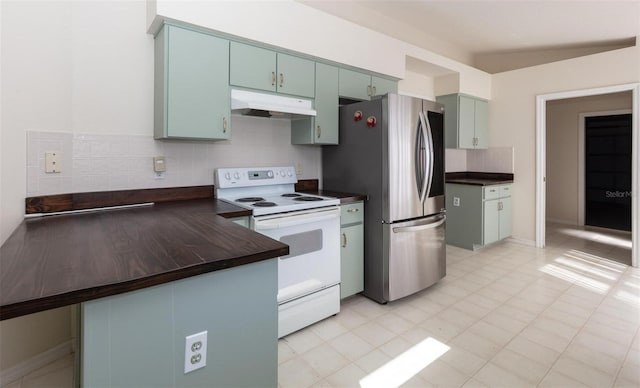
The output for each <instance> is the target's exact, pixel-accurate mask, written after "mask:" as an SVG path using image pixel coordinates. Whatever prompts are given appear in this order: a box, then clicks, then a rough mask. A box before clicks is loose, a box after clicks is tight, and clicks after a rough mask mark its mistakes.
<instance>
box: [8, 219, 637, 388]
mask: <svg viewBox="0 0 640 388" xmlns="http://www.w3.org/2000/svg"><path fill="white" fill-rule="evenodd" d="M629 239H630V237H629V234H625V233H615V232H612V233H608V232H603V231H601V230H582V229H579V228H572V227H566V226H564V225H554V224H549V225H548V226H547V248H545V249H536V248H532V247H528V246H524V245H520V244H516V243H512V242H504V243H500V244H497V245H494V246H491V247H488V248H486V249H483V250H480V251H477V252H470V251H466V250H463V249H459V248H455V247H447V277H446V278H445V279H443V280H442V281H440V282H439V283H438V284H437V285H435V286H433V287H431V288H429V289H427V290H424V291H422V292H420V293H418V294H416V295H413V296H410V297H407V298H404V299H402V300H399V301H396V302H393V303H389V304H387V305H380V304H377V303H375V302H372V301H370V300H369V299H367V298H364V297H362V296H355V297H352V298H350V299H348V300H346V301H345V302H344V303H343V305H342V307H341V312H340V313H339V314H338V315H336V316H335V317H331V318H328V319H326V320H324V321H322V322H319V323H317V324H315V325H312V326H310V327H308V328H306V329H303V330H300V331H299V332H296V333H293V334H291V335H289V336H287V337H285V338H284V339H282V340H280V341H279V342H278V351H279V352H278V353H279V354H278V362H279V370H278V372H279V385H280V386H281V387H296V388H303V387H359V386H362V387H385V388H386V387H393V386H397V385H402V386H407V387H465V388H466V387H510V388H511V387H529V386H531V387H533V386H539V387H562V388H570V387H593V388H603V387H638V386H640V333H639V328H640V269H635V268H631V267H628V266H627V265H625V264H621V263H630V262H631V253H630V249H631V243H630V241H629ZM614 260H615V261H614ZM72 379H73V357H72V356H71V355H70V356H67V357H64V358H62V359H60V360H58V361H56V362H54V363H52V364H49V365H47V366H45V367H43V368H41V369H39V370H38V371H35V372H33V373H31V374H30V375H28V376H25V377H24V378H22V379H21V380H19V381H16V382H14V383H12V384H10V385H8V387H10V388H33V387H47V388H54V387H55V388H58V387H59V388H68V387H71V386H72Z"/></svg>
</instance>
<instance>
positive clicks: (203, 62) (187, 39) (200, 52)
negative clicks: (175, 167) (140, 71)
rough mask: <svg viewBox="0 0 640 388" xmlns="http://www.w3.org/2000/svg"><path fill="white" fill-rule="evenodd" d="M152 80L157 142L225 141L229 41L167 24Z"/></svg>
mask: <svg viewBox="0 0 640 388" xmlns="http://www.w3.org/2000/svg"><path fill="white" fill-rule="evenodd" d="M154 76H155V82H154V83H155V90H154V100H155V106H154V136H155V138H156V139H202V140H225V139H229V137H230V136H231V128H230V125H229V124H230V122H229V115H230V113H231V111H230V109H231V106H230V92H229V41H228V40H225V39H221V38H218V37H215V36H211V35H208V34H205V33H202V32H197V31H192V30H188V29H185V28H181V27H176V26H173V25H169V24H165V25H164V26H163V27H162V29H161V30H160V32H159V33H158V35H157V36H156V38H155V75H154Z"/></svg>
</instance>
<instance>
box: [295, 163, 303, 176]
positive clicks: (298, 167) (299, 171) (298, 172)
mask: <svg viewBox="0 0 640 388" xmlns="http://www.w3.org/2000/svg"><path fill="white" fill-rule="evenodd" d="M296 175H302V163H300V162H298V163H296Z"/></svg>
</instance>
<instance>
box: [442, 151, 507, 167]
mask: <svg viewBox="0 0 640 388" xmlns="http://www.w3.org/2000/svg"><path fill="white" fill-rule="evenodd" d="M445 163H446V171H447V172H463V171H477V172H500V173H513V172H514V171H513V147H495V148H487V149H484V150H461V149H454V148H447V149H446V151H445Z"/></svg>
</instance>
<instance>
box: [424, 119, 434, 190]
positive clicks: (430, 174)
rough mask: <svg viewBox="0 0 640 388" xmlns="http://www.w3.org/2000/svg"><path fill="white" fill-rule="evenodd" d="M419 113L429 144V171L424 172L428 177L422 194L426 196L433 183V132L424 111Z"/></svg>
mask: <svg viewBox="0 0 640 388" xmlns="http://www.w3.org/2000/svg"><path fill="white" fill-rule="evenodd" d="M421 113H422V119H423V120H424V122H425V123H426V132H427V144H428V145H429V155H428V160H429V171H428V172H426V174H427V175H428V177H429V178H428V183H427V190H426V191H425V195H424V197H425V198H427V197H428V196H429V193H430V192H431V185H432V184H433V169H434V163H435V161H434V156H433V154H434V147H433V132H432V131H431V124H429V119H428V118H427V117H426V115H425V114H424V112H421Z"/></svg>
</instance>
